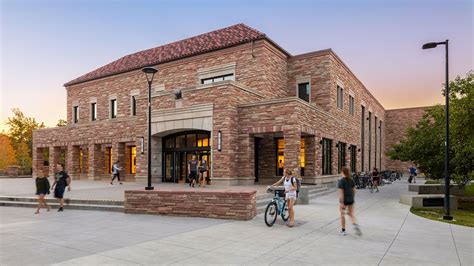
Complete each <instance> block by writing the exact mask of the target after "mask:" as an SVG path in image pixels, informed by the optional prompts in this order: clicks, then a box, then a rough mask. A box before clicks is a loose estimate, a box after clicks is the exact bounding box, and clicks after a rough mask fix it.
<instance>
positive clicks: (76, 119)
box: [72, 106, 79, 124]
mask: <svg viewBox="0 0 474 266" xmlns="http://www.w3.org/2000/svg"><path fill="white" fill-rule="evenodd" d="M72 121H73V123H74V124H76V123H78V122H79V106H74V107H73V108H72Z"/></svg>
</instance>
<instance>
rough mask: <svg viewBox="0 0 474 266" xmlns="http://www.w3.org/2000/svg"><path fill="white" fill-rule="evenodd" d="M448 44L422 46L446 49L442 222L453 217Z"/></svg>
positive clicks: (445, 42) (435, 43)
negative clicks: (450, 173)
mask: <svg viewBox="0 0 474 266" xmlns="http://www.w3.org/2000/svg"><path fill="white" fill-rule="evenodd" d="M448 42H449V40H446V41H444V42H430V43H425V44H423V47H422V48H423V49H431V48H435V47H436V46H438V45H440V44H444V45H445V47H446V84H445V85H446V90H445V92H444V93H445V94H444V95H445V99H446V104H445V116H446V143H445V144H446V145H445V150H444V185H445V190H444V216H443V219H444V220H452V219H453V217H452V216H451V213H450V198H449V196H450V195H449V186H450V178H449V72H448Z"/></svg>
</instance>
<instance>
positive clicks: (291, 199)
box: [269, 169, 297, 227]
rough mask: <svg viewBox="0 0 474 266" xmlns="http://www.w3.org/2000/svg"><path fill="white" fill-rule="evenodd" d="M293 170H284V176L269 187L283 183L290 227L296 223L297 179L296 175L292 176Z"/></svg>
mask: <svg viewBox="0 0 474 266" xmlns="http://www.w3.org/2000/svg"><path fill="white" fill-rule="evenodd" d="M292 175H293V172H292V171H291V170H290V169H285V170H284V171H283V177H282V178H281V179H280V180H278V181H277V182H276V183H275V184H273V185H271V186H270V187H269V188H272V187H274V186H278V185H280V184H283V186H284V187H285V200H286V204H287V206H288V213H289V216H290V217H289V221H288V223H287V224H286V225H287V226H288V227H293V226H294V225H295V208H294V205H295V201H296V189H297V183H296V182H297V181H296V177H294V176H292Z"/></svg>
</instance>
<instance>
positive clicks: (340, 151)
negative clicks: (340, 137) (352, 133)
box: [337, 142, 347, 173]
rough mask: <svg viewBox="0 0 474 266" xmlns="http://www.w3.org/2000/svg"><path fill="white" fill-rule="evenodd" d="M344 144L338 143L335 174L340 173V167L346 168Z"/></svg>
mask: <svg viewBox="0 0 474 266" xmlns="http://www.w3.org/2000/svg"><path fill="white" fill-rule="evenodd" d="M346 147H347V145H346V143H344V142H339V143H338V145H337V172H338V173H340V172H341V169H342V167H344V166H346Z"/></svg>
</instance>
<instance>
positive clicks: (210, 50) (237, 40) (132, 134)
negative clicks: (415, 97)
mask: <svg viewBox="0 0 474 266" xmlns="http://www.w3.org/2000/svg"><path fill="white" fill-rule="evenodd" d="M147 66H152V67H155V68H157V69H158V73H157V74H156V75H155V79H154V81H153V88H152V96H151V97H152V99H151V101H152V112H151V116H152V118H151V123H152V129H151V131H152V132H151V134H152V140H151V141H152V150H151V152H152V155H151V156H152V158H151V159H152V165H151V171H152V176H153V178H154V182H178V183H181V182H186V181H187V171H186V165H187V161H188V160H189V159H190V157H191V156H192V155H193V154H196V155H198V156H199V157H202V158H204V159H205V160H206V162H207V164H208V168H207V169H208V170H207V172H206V173H205V175H206V176H209V177H210V178H211V179H212V182H213V183H214V184H224V185H237V184H253V183H254V182H262V181H265V180H275V178H276V177H277V176H281V174H282V171H283V168H285V167H287V168H291V169H294V168H300V169H301V174H302V175H303V177H304V182H305V183H324V182H332V181H334V180H336V178H337V176H336V174H337V173H338V171H339V169H340V168H341V167H342V166H344V165H346V166H350V167H351V168H352V170H353V171H369V169H372V168H373V167H375V166H376V167H378V168H379V169H385V167H386V158H385V155H384V152H385V150H386V149H387V147H386V137H385V126H386V111H385V109H384V107H383V106H382V105H381V104H380V103H379V102H378V101H377V99H375V98H374V97H373V96H372V94H371V93H370V92H369V91H368V90H367V88H366V87H365V86H364V85H363V84H362V82H361V81H360V80H359V79H358V78H357V77H356V76H355V75H354V74H353V73H352V72H351V70H350V69H349V68H348V67H347V66H346V65H345V64H344V62H343V61H342V60H341V59H340V58H339V57H338V56H337V55H336V54H335V53H334V51H332V50H331V49H327V50H321V51H316V52H311V53H306V54H300V55H291V54H290V53H289V52H287V51H285V50H284V49H283V48H282V47H280V46H279V45H278V44H276V43H275V42H274V41H272V40H271V39H270V38H269V37H268V36H267V35H265V34H264V33H261V32H259V31H257V30H255V29H252V28H250V27H248V26H246V25H244V24H237V25H234V26H230V27H227V28H223V29H219V30H216V31H212V32H209V33H205V34H202V35H198V36H195V37H191V38H188V39H185V40H181V41H177V42H174V43H170V44H166V45H163V46H159V47H156V48H152V49H148V50H144V51H140V52H137V53H134V54H130V55H127V56H124V57H122V58H120V59H118V60H116V61H114V62H112V63H110V64H107V65H105V66H102V67H100V68H98V69H96V70H94V71H92V72H89V73H87V74H85V75H83V76H80V77H78V78H76V79H74V80H72V81H69V82H67V83H66V84H65V88H66V91H67V121H68V125H67V126H65V127H56V128H48V129H41V130H36V131H35V132H34V134H33V148H34V149H33V156H34V158H33V161H34V175H35V174H36V173H38V171H39V170H41V169H42V168H43V167H45V165H48V164H50V165H52V164H56V163H63V164H65V167H66V170H67V171H68V172H69V173H70V174H71V175H72V177H73V179H90V180H99V179H102V178H110V172H111V165H112V162H113V161H116V160H120V161H121V164H122V166H123V168H124V171H125V179H126V180H137V181H138V180H144V179H146V175H147V170H148V169H147V141H148V140H147V137H146V136H147V97H148V92H147V91H148V84H147V82H146V79H145V76H144V74H143V73H142V71H141V69H142V68H143V67H147ZM46 150H47V151H48V152H46ZM45 154H47V155H45ZM48 154H49V155H48ZM50 171H51V172H52V171H53V169H52V168H51V169H50Z"/></svg>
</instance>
